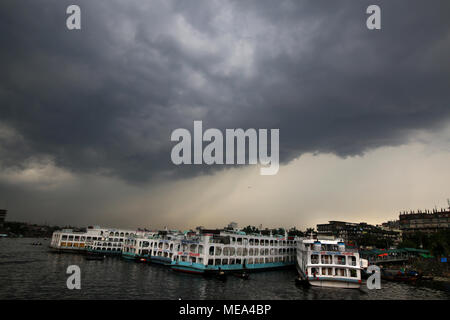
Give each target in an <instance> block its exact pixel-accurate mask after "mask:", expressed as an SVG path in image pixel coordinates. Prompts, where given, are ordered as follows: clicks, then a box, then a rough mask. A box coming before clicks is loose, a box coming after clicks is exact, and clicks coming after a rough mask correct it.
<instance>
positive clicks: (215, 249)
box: [171, 230, 296, 274]
mask: <svg viewBox="0 0 450 320" xmlns="http://www.w3.org/2000/svg"><path fill="white" fill-rule="evenodd" d="M295 250H296V239H295V238H294V237H287V235H285V236H284V237H283V236H272V235H270V236H264V235H250V234H245V233H244V232H242V231H236V230H233V231H232V230H201V231H200V233H199V234H197V235H194V236H191V237H186V238H185V239H183V240H181V242H180V243H178V244H177V246H176V252H175V253H174V257H173V260H172V262H171V268H172V269H173V270H174V271H181V272H188V273H196V274H205V273H217V272H219V271H223V272H233V271H257V270H268V269H278V268H285V267H290V266H293V265H294V263H295Z"/></svg>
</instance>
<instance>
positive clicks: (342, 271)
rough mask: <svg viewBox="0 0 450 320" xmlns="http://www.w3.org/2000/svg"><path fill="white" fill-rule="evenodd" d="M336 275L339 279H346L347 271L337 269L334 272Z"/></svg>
mask: <svg viewBox="0 0 450 320" xmlns="http://www.w3.org/2000/svg"><path fill="white" fill-rule="evenodd" d="M334 275H335V276H338V277H345V269H342V268H336V269H335V271H334Z"/></svg>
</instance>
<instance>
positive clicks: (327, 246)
mask: <svg viewBox="0 0 450 320" xmlns="http://www.w3.org/2000/svg"><path fill="white" fill-rule="evenodd" d="M296 267H297V271H298V273H299V276H300V279H301V280H304V281H306V282H307V283H309V284H311V285H313V286H319V287H336V288H359V287H360V286H361V261H360V257H359V253H358V251H357V250H355V249H349V248H346V246H345V243H344V242H343V241H342V240H340V239H334V240H331V239H330V240H325V239H321V240H320V239H301V240H299V241H298V243H297V262H296Z"/></svg>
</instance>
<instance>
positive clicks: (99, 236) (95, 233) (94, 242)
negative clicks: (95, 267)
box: [50, 226, 138, 254]
mask: <svg viewBox="0 0 450 320" xmlns="http://www.w3.org/2000/svg"><path fill="white" fill-rule="evenodd" d="M137 233H138V232H137V231H133V230H121V229H109V228H101V227H97V226H95V227H94V226H89V227H87V228H86V232H77V231H73V230H72V229H63V230H59V231H55V232H54V233H53V235H52V240H51V242H50V248H52V249H53V250H56V251H70V252H76V251H90V252H99V253H106V254H108V253H110V254H116V253H117V254H120V252H121V251H122V244H123V242H124V241H125V239H126V238H127V237H129V236H131V235H136V234H137Z"/></svg>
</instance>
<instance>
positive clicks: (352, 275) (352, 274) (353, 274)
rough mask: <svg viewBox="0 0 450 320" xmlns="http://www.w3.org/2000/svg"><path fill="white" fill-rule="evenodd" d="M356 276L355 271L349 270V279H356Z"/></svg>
mask: <svg viewBox="0 0 450 320" xmlns="http://www.w3.org/2000/svg"><path fill="white" fill-rule="evenodd" d="M357 276H358V274H357V272H356V270H355V269H351V270H350V277H352V278H356V277H357Z"/></svg>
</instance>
